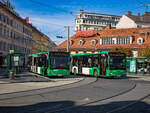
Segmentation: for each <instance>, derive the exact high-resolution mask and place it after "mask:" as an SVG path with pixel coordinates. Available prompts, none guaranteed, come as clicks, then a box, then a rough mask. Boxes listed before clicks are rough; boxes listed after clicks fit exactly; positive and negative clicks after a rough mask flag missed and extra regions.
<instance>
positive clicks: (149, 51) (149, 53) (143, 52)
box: [138, 47, 150, 57]
mask: <svg viewBox="0 0 150 113" xmlns="http://www.w3.org/2000/svg"><path fill="white" fill-rule="evenodd" d="M138 57H150V48H149V47H146V48H141V49H139V51H138Z"/></svg>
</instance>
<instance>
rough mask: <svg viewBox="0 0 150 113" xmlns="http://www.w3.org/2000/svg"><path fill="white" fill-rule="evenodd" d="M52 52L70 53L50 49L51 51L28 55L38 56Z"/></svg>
mask: <svg viewBox="0 0 150 113" xmlns="http://www.w3.org/2000/svg"><path fill="white" fill-rule="evenodd" d="M50 53H66V54H69V52H62V51H49V52H40V53H34V54H29V55H28V56H36V55H42V54H50Z"/></svg>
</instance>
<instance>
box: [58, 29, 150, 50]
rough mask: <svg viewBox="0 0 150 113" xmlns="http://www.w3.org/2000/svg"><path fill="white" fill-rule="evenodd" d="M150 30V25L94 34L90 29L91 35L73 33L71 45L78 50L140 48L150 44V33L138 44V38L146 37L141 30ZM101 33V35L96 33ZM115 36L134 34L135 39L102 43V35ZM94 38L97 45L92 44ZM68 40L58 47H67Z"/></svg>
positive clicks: (108, 30)
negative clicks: (121, 42)
mask: <svg viewBox="0 0 150 113" xmlns="http://www.w3.org/2000/svg"><path fill="white" fill-rule="evenodd" d="M144 30H149V31H150V27H143V28H128V29H105V30H100V31H94V32H93V35H92V32H91V31H90V33H91V34H90V35H89V37H87V36H85V37H83V36H79V35H78V33H77V34H75V35H73V36H72V37H71V38H70V40H73V44H72V45H70V49H72V50H77V49H104V48H119V47H125V48H139V47H147V46H150V35H148V38H147V40H145V41H144V43H143V44H137V39H138V38H139V37H142V38H144V39H145V34H143V33H140V32H141V31H144ZM95 34H100V35H95ZM113 36H133V37H134V40H133V43H132V44H113V45H100V38H101V37H113ZM93 39H96V40H97V43H96V45H95V46H92V44H91V41H92V40H93ZM80 40H84V41H85V43H84V44H83V45H82V46H80V45H79V41H80ZM66 47H67V41H64V42H62V43H61V44H60V45H58V46H57V47H56V49H66Z"/></svg>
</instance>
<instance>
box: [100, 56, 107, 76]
mask: <svg viewBox="0 0 150 113" xmlns="http://www.w3.org/2000/svg"><path fill="white" fill-rule="evenodd" d="M106 68H107V55H106V54H101V56H100V74H101V75H105V74H106Z"/></svg>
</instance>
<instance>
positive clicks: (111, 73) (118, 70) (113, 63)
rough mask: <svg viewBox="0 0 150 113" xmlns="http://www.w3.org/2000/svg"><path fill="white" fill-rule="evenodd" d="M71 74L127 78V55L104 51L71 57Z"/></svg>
mask: <svg viewBox="0 0 150 113" xmlns="http://www.w3.org/2000/svg"><path fill="white" fill-rule="evenodd" d="M71 72H72V73H73V74H74V75H76V74H84V75H90V76H96V77H100V76H103V77H115V76H116V77H117V76H119V77H120V76H126V55H125V53H121V52H107V51H102V52H98V53H79V54H74V55H71Z"/></svg>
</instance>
